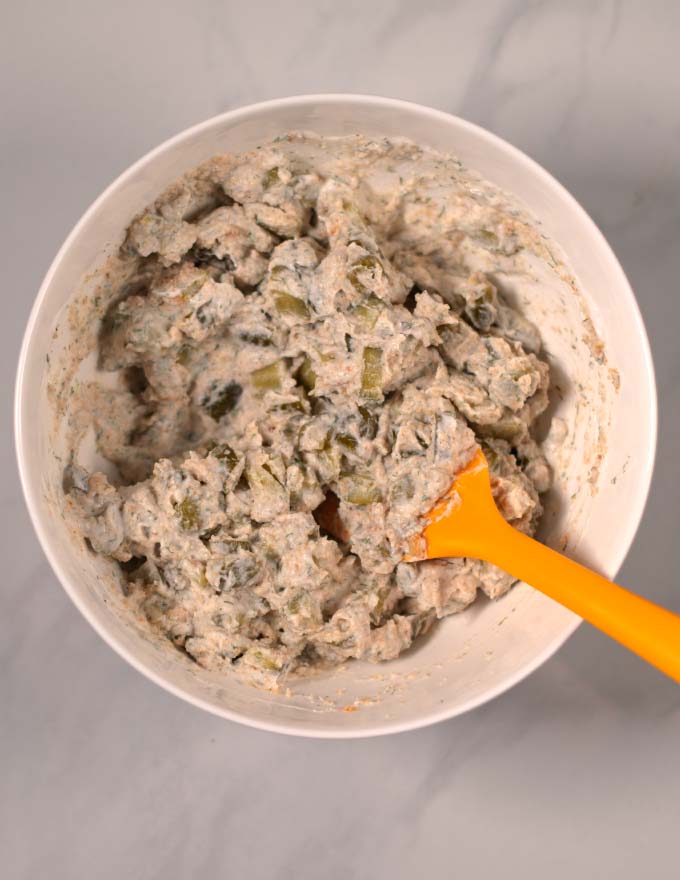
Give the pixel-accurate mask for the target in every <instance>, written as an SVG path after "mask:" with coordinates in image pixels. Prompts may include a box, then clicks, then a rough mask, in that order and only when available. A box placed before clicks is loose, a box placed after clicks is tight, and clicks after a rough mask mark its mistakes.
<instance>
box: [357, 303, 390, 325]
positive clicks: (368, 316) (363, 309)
mask: <svg viewBox="0 0 680 880" xmlns="http://www.w3.org/2000/svg"><path fill="white" fill-rule="evenodd" d="M384 308H385V303H384V302H383V301H382V300H381V299H379V297H377V296H374V295H373V294H371V295H370V296H368V297H366V299H365V300H363V302H360V303H359V305H358V306H356V308H355V309H354V317H355V318H356V319H357V322H358V323H359V324H360V326H361V327H362V328H364V329H365V330H372V329H373V328H374V327H375V324H376V321H377V320H378V317H379V316H380V313H381V312H382V310H383V309H384Z"/></svg>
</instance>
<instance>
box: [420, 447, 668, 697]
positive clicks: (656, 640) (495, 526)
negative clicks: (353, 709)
mask: <svg viewBox="0 0 680 880" xmlns="http://www.w3.org/2000/svg"><path fill="white" fill-rule="evenodd" d="M426 520H427V526H426V527H425V529H424V531H423V533H422V537H420V538H417V539H415V540H414V541H413V544H412V555H411V556H410V557H409V561H415V560H417V559H437V558H440V557H447V556H470V557H474V558H476V559H485V560H486V561H487V562H492V563H494V564H495V565H498V566H499V567H500V568H502V569H503V570H504V571H507V572H508V573H509V574H512V575H514V576H515V577H517V578H519V579H520V580H523V581H525V582H526V583H527V584H530V585H531V586H532V587H535V588H536V589H537V590H540V591H541V592H542V593H545V594H546V596H550V598H551V599H555V601H557V602H560V603H561V604H562V605H566V607H567V608H570V609H571V610H572V611H574V612H575V613H576V614H578V615H579V616H580V617H582V618H584V620H587V621H588V622H589V623H592V624H593V626H596V627H597V628H598V629H601V630H602V631H603V632H605V633H607V635H609V636H611V637H612V638H613V639H616V640H617V641H618V642H620V643H621V644H622V645H625V646H626V647H627V648H630V650H631V651H634V652H635V653H636V654H638V655H639V656H640V657H643V658H644V659H645V660H647V662H648V663H651V664H652V665H653V666H656V667H657V668H658V669H660V670H661V671H662V672H665V673H666V674H667V675H669V676H670V677H671V678H673V679H675V681H677V682H680V616H679V615H677V614H673V613H672V612H670V611H667V610H666V609H665V608H661V607H660V606H658V605H654V604H653V603H652V602H648V601H647V600H646V599H643V598H642V597H641V596H636V595H635V594H634V593H630V592H629V591H628V590H625V589H624V588H623V587H619V586H617V585H616V584H614V583H612V582H611V581H609V580H607V578H604V577H602V576H601V575H599V574H595V572H594V571H590V570H589V569H587V568H584V567H583V566H582V565H579V564H578V563H577V562H573V561H572V560H571V559H567V557H566V556H562V555H561V554H560V553H558V552H557V551H555V550H551V549H550V548H549V547H546V546H545V545H543V544H540V543H539V542H538V541H535V540H534V539H533V538H529V537H527V535H524V534H522V532H519V531H517V529H514V528H513V527H512V526H511V525H510V524H509V523H507V522H506V521H505V520H504V519H503V517H502V516H501V514H500V512H499V511H498V508H497V507H496V504H495V502H494V500H493V496H492V494H491V483H490V479H489V467H488V464H487V461H486V458H485V457H484V454H483V453H482V452H481V450H480V451H479V452H477V454H476V455H475V457H474V458H473V459H472V461H471V462H470V463H469V464H468V465H467V466H466V467H465V468H463V470H461V471H459V472H458V474H457V475H456V479H455V480H454V482H453V484H452V485H451V488H450V489H449V491H448V492H447V494H446V495H445V496H444V498H442V499H441V501H439V502H438V503H437V505H436V506H435V507H434V508H433V509H432V510H431V511H430V513H429V514H428V516H427V517H426Z"/></svg>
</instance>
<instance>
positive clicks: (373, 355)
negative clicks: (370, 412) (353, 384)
mask: <svg viewBox="0 0 680 880" xmlns="http://www.w3.org/2000/svg"><path fill="white" fill-rule="evenodd" d="M361 396H362V397H366V398H368V399H369V400H382V396H383V393H382V349H381V348H371V347H370V346H367V347H366V348H365V349H364V354H363V369H362V371H361Z"/></svg>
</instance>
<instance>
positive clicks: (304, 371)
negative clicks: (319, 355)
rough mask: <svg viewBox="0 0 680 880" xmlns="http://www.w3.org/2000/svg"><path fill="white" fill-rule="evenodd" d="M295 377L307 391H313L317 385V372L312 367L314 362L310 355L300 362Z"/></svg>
mask: <svg viewBox="0 0 680 880" xmlns="http://www.w3.org/2000/svg"><path fill="white" fill-rule="evenodd" d="M295 378H296V380H297V381H298V382H299V383H300V385H302V387H303V388H304V389H305V390H306V391H312V389H313V388H314V386H315V385H316V373H315V372H314V370H313V369H312V362H311V361H310V359H309V358H308V357H306V358H305V359H304V360H303V361H302V363H301V364H300V366H299V368H298V371H297V373H296V374H295Z"/></svg>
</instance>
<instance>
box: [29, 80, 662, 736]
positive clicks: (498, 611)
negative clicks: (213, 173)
mask: <svg viewBox="0 0 680 880" xmlns="http://www.w3.org/2000/svg"><path fill="white" fill-rule="evenodd" d="M289 130H310V131H314V132H317V133H319V134H325V135H340V134H350V133H354V132H362V133H364V134H367V135H374V136H376V135H377V136H382V135H386V136H402V137H407V138H410V139H411V140H414V141H416V142H417V143H420V144H422V145H427V146H432V147H434V148H437V149H439V150H442V151H444V152H450V153H453V154H455V155H457V156H458V157H459V158H460V159H462V161H463V162H464V163H465V164H467V165H468V166H469V167H471V168H473V169H475V170H476V171H478V172H480V173H481V174H482V175H483V176H484V177H486V178H487V179H489V180H490V181H492V182H494V183H496V184H497V185H499V186H500V187H501V188H503V189H505V190H507V191H509V192H511V193H513V194H514V195H515V196H517V197H518V199H519V200H521V202H523V203H524V205H525V206H526V207H527V208H528V209H529V211H530V212H531V213H532V214H533V215H534V216H535V218H537V219H538V220H540V222H541V226H542V230H543V231H544V232H545V233H546V235H548V236H549V237H550V238H551V239H553V240H554V241H556V242H559V245H560V249H561V252H562V254H563V257H564V259H565V261H566V264H567V265H568V266H569V267H570V270H571V272H573V277H574V278H575V279H577V283H576V284H574V282H573V280H572V279H570V277H569V275H568V274H567V273H565V275H564V278H563V280H562V281H561V282H560V283H557V284H555V283H554V282H553V284H552V285H550V286H548V285H545V284H543V283H542V281H541V274H540V271H538V270H537V277H536V281H535V282H534V283H532V284H531V285H529V286H526V285H524V286H523V287H522V288H521V289H517V290H511V291H510V293H511V295H513V296H514V297H515V298H516V299H517V302H518V304H519V306H520V307H521V309H522V310H523V311H524V312H525V314H526V315H527V317H529V318H530V319H531V320H533V321H534V322H536V323H537V324H538V326H539V328H540V330H541V333H542V336H543V340H544V344H545V349H546V352H547V355H548V358H549V361H550V365H551V369H552V372H553V382H555V383H556V384H557V385H558V386H559V391H558V393H556V394H555V395H554V400H553V403H552V406H551V411H552V414H553V415H554V416H555V417H556V421H555V422H554V425H556V426H558V428H555V427H554V428H553V429H552V432H551V433H550V434H549V435H548V440H547V447H548V451H549V455H550V458H551V463H552V464H553V467H554V470H555V474H556V484H555V488H554V489H553V490H551V492H550V493H549V495H548V497H547V499H546V502H545V507H546V514H545V517H544V521H543V524H542V532H541V536H542V537H543V539H544V540H546V541H547V542H548V543H550V544H552V545H553V546H557V547H564V546H566V548H567V552H568V553H569V554H570V555H573V556H574V557H576V558H578V559H580V560H582V561H584V562H586V563H588V564H590V565H592V566H593V567H595V568H597V569H598V570H600V571H602V572H603V573H605V574H606V575H608V576H613V575H614V574H615V573H616V571H617V569H618V567H619V565H620V564H621V562H622V560H623V557H624V555H625V553H626V551H627V549H628V547H629V546H630V543H631V541H632V538H633V535H634V532H635V529H636V527H637V524H638V521H639V518H640V515H641V512H642V508H643V506H644V501H645V498H646V494H647V490H648V486H649V482H650V479H651V468H652V460H653V453H654V442H655V426H656V412H655V394H654V384H653V375H652V368H651V362H650V358H649V351H648V347H647V342H646V337H645V333H644V328H643V326H642V323H641V319H640V316H639V313H638V310H637V306H636V304H635V301H634V298H633V296H632V293H631V291H630V288H629V286H628V284H627V281H626V279H625V276H624V275H623V273H622V271H621V268H620V266H619V265H618V263H617V261H616V259H615V258H614V256H613V254H612V253H611V251H610V249H609V247H608V246H607V244H606V242H605V241H604V239H603V238H602V236H601V235H600V233H599V232H598V231H597V229H596V228H595V226H594V225H593V224H592V222H591V221H590V220H589V218H588V217H587V216H586V215H585V214H584V212H583V211H582V209H581V208H580V207H579V206H578V205H577V204H576V203H575V202H574V200H573V199H572V198H571V197H570V196H569V195H568V194H567V193H566V192H565V191H564V190H563V189H562V188H561V187H560V186H559V185H558V184H557V183H556V182H555V181H554V180H553V179H552V178H551V177H550V176H549V175H548V174H547V173H546V172H544V171H543V170H542V169H540V168H539V167H538V166H536V165H535V164H534V163H533V162H531V160H529V159H527V158H526V157H525V156H524V155H523V154H521V153H519V152H518V151H517V150H515V149H514V148H512V147H510V146H509V145H508V144H505V143H504V142H502V141H500V140H498V139H497V138H495V137H494V136H492V135H490V134H488V133H486V132H484V131H483V130H481V129H478V128H476V127H475V126H472V125H470V124H468V123H466V122H463V121H462V120H459V119H456V118H455V117H451V116H448V115H445V114H442V113H438V112H436V111H432V110H428V109H426V108H422V107H418V106H416V105H409V104H404V103H402V102H396V101H389V100H385V99H377V98H362V97H351V96H349V97H344V96H325V97H324V96H321V97H314V96H309V97H305V98H297V99H288V100H286V101H275V102H270V103H267V104H261V105H256V106H255V107H251V108H246V109H244V110H240V111H235V112H233V113H228V114H225V115H223V116H220V117H217V118H215V119H213V120H210V121H209V122H207V123H204V124H202V125H200V126H197V127H195V128H193V129H191V130H189V131H187V132H185V133H183V134H181V135H179V136H178V137H176V138H174V139H172V140H171V141H169V142H167V143H166V144H164V145H163V146H161V147H159V148H158V149H157V150H156V151H154V152H153V153H151V154H149V155H148V156H147V157H145V158H144V159H142V160H141V161H140V162H139V163H137V164H136V165H135V166H133V167H132V168H131V169H130V170H129V171H128V172H126V173H125V174H124V175H123V176H122V177H121V178H119V180H118V181H116V182H115V183H114V184H113V185H112V186H111V187H110V188H109V189H108V190H107V191H106V192H105V193H104V194H103V195H102V196H101V197H100V199H99V200H98V201H97V202H96V203H95V205H93V207H92V208H91V209H90V211H89V212H88V213H87V214H86V215H85V216H84V218H83V219H82V220H81V222H80V223H79V224H78V226H77V227H76V229H75V230H74V231H73V233H72V234H71V236H70V237H69V239H68V240H67V242H66V243H65V245H64V247H63V248H62V250H61V252H60V253H59V255H58V257H57V258H56V260H55V262H54V264H53V266H52V268H51V269H50V272H49V273H48V276H47V278H46V280H45V282H44V285H43V288H42V290H41V293H40V295H39V298H38V301H37V303H36V307H35V309H34V311H33V313H32V316H31V320H30V323H29V328H28V330H27V336H26V340H25V344H24V350H23V352H22V359H21V363H20V369H19V379H18V389H17V444H18V451H19V461H20V469H21V472H22V479H23V482H24V487H25V491H26V496H27V500H28V504H29V508H30V510H31V515H32V517H33V520H34V523H35V526H36V530H37V532H38V535H39V537H40V539H41V542H42V544H43V547H44V548H45V550H46V552H47V555H48V557H49V558H50V561H51V563H52V565H53V567H54V568H55V571H56V572H57V574H58V575H59V577H60V579H61V581H62V583H63V584H64V586H65V588H66V589H67V591H68V592H69V594H70V595H71V597H72V598H73V600H74V601H75V602H76V604H77V605H78V607H79V608H80V609H81V611H82V612H83V614H84V615H85V616H86V617H87V618H88V620H89V621H90V622H91V623H92V624H93V626H95V628H96V629H97V630H98V631H99V632H100V634H101V635H102V636H103V637H104V638H106V639H107V640H108V641H109V642H110V643H111V644H112V645H113V646H114V647H115V648H116V650H118V651H119V653H121V654H122V655H123V656H124V657H126V659H128V660H129V662H131V663H132V664H133V665H135V666H136V667H137V668H139V669H140V670H142V671H143V672H145V674H147V675H149V676H150V677H151V678H153V679H154V680H155V681H157V682H158V683H160V684H162V685H163V686H164V687H166V688H168V689H170V690H172V691H173V692H175V693H177V694H179V695H181V696H183V697H185V698H186V699H189V700H191V701H192V702H195V703H196V704H198V705H201V706H203V707H204V708H207V709H210V710H211V711H214V712H217V713H218V714H222V715H224V716H225V717H230V718H235V719H238V720H241V721H245V722H247V723H251V724H254V725H257V726H262V727H266V728H269V729H275V730H281V731H285V732H293V733H301V734H309V735H320V736H324V735H326V736H334V735H337V736H352V735H365V734H371V733H380V732H387V731H390V730H399V729H406V728H409V727H415V726H418V725H421V724H425V723H429V722H431V721H434V720H437V719H438V718H442V717H447V716H451V715H454V714H457V713H459V712H461V711H464V710H466V709H468V708H470V707H472V706H474V705H477V704H478V703H480V702H483V701H484V700H486V699H489V698H490V697H491V696H493V695H494V694H496V693H498V692H500V691H502V690H504V689H505V688H507V687H508V686H510V685H511V684H512V683H514V682H515V681H517V680H519V679H520V678H521V677H522V676H523V675H525V674H526V673H527V672H529V671H530V670H531V669H533V668H534V667H535V666H537V665H538V664H539V663H540V662H542V661H543V660H544V659H545V658H547V657H548V656H550V654H551V653H552V652H553V651H554V650H555V649H556V647H557V646H559V644H561V642H562V641H563V640H564V639H565V638H566V637H567V636H568V635H569V633H570V632H572V631H573V629H574V628H575V626H576V625H577V623H578V619H577V618H576V617H575V616H574V615H572V614H571V613H570V612H568V611H567V610H566V609H564V608H562V607H561V606H559V605H557V604H555V603H553V602H552V601H551V600H549V599H547V598H545V597H544V596H542V595H541V594H539V593H537V592H535V591H533V590H531V589H530V588H529V587H527V586H526V585H523V584H520V585H518V586H517V587H515V588H514V589H513V590H512V591H511V592H510V593H509V594H508V595H506V596H505V597H503V598H502V599H500V600H499V601H497V602H488V601H481V600H480V601H478V602H477V603H476V604H475V605H474V606H472V608H470V609H469V610H468V611H466V612H465V613H464V614H462V615H459V616H457V617H450V618H447V619H446V620H445V621H442V622H441V623H440V624H439V625H438V626H437V627H436V628H435V631H434V633H433V634H432V635H431V636H430V637H428V638H427V640H425V641H424V642H423V643H422V644H420V645H419V646H417V647H416V648H414V649H412V650H411V651H409V652H408V653H407V654H406V655H404V656H402V657H401V658H399V659H398V660H397V661H393V662H391V663H389V664H387V665H382V666H373V665H368V664H364V663H352V664H348V665H347V666H346V667H345V668H343V669H341V670H339V671H335V672H333V673H332V674H326V675H322V676H319V677H316V678H312V679H309V680H306V681H300V682H295V683H292V684H291V685H290V691H288V692H286V693H277V694H274V693H268V692H262V691H257V690H254V689H252V688H250V687H248V686H246V685H244V684H242V683H241V682H239V681H238V680H236V679H235V678H233V679H232V678H230V677H225V676H223V675H222V676H217V675H215V674H211V673H209V672H206V671H204V670H201V669H200V668H199V667H197V666H195V665H194V664H190V663H188V662H187V661H186V659H185V658H184V657H182V656H181V655H180V654H179V653H178V652H176V651H174V650H173V649H172V648H168V647H167V646H165V645H159V644H157V643H154V642H153V641H150V640H149V639H148V637H147V634H146V632H144V631H142V630H141V629H140V628H138V627H137V626H136V625H135V624H134V622H133V621H132V620H131V619H130V617H129V615H128V614H127V613H126V609H125V607H124V605H123V603H122V600H121V594H120V590H119V587H118V586H117V576H116V572H115V570H114V567H113V565H112V564H111V563H108V562H107V561H106V560H104V559H102V558H98V557H94V556H93V555H92V554H90V553H88V552H87V551H86V549H85V547H84V545H83V542H82V539H81V538H78V537H77V536H75V535H73V534H71V532H70V531H69V528H68V526H67V524H66V522H65V520H64V519H63V517H62V516H61V514H60V510H61V504H62V492H61V484H62V472H63V467H64V464H65V462H66V453H67V450H66V448H65V442H64V427H65V425H66V424H67V421H68V416H69V413H68V407H67V406H66V407H65V408H60V404H61V403H63V402H64V401H65V400H66V399H67V395H66V394H65V392H66V391H67V390H68V386H69V383H70V382H72V380H73V377H72V376H71V375H69V374H68V373H67V371H66V370H65V369H64V368H63V367H62V366H61V365H62V364H63V363H65V358H64V354H65V352H66V351H67V350H69V349H72V347H73V346H78V345H83V346H85V347H87V345H88V340H89V341H90V342H91V339H90V336H91V334H92V333H93V332H95V331H96V328H93V327H87V326H78V324H77V322H75V321H74V320H73V319H72V315H70V314H69V310H68V309H67V308H66V305H67V303H68V302H69V301H72V300H73V297H74V296H80V297H85V298H91V297H93V296H95V295H96V293H97V291H98V289H99V288H100V285H101V284H102V266H103V265H104V264H105V263H106V261H107V259H109V258H112V259H115V253H116V251H117V249H118V247H119V245H120V242H121V240H122V236H123V231H124V229H125V227H126V226H127V224H128V223H129V221H130V219H131V218H132V217H133V216H134V215H135V214H136V213H137V212H138V211H140V210H141V209H142V208H143V207H144V206H146V205H147V204H149V203H150V202H152V201H153V200H154V199H155V198H156V197H157V196H158V195H159V194H160V193H161V192H162V191H163V189H164V188H165V187H166V186H167V185H168V184H170V183H171V182H172V181H174V180H175V179H177V178H178V177H179V176H181V175H182V174H183V173H185V172H186V171H188V170H190V169H191V168H192V167H194V166H195V165H197V164H199V163H200V162H202V161H203V160H205V159H208V158H210V157H211V156H213V155H215V154H217V153H222V152H229V151H233V152H241V151H243V150H247V149H250V148H252V147H254V146H256V145H257V144H259V143H262V142H264V141H267V140H269V139H270V138H272V137H274V136H276V135H278V134H281V133H282V132H285V131H289ZM591 321H592V324H591ZM598 337H599V340H601V343H600V341H599V340H598ZM602 345H603V346H604V348H603V349H602ZM84 350H85V349H84ZM602 351H604V357H602ZM46 354H48V355H49V362H48V360H47V359H46ZM94 370H95V366H94V359H93V358H90V359H89V360H87V361H86V362H85V364H84V366H83V368H82V370H81V373H80V374H79V378H82V377H83V376H87V374H88V373H93V372H94ZM36 412H39V413H48V414H49V418H40V419H36V418H35V415H34V414H35V413H36Z"/></svg>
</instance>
